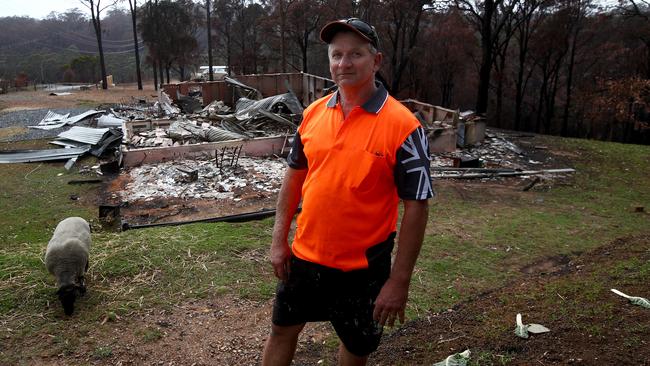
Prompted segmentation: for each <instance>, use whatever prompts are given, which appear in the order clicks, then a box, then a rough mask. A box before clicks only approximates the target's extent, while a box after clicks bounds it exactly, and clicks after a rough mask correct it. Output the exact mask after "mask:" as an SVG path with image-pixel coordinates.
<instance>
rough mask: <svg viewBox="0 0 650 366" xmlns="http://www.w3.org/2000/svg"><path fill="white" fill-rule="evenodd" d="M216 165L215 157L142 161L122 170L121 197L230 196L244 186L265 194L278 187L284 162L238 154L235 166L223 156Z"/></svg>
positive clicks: (151, 198)
mask: <svg viewBox="0 0 650 366" xmlns="http://www.w3.org/2000/svg"><path fill="white" fill-rule="evenodd" d="M223 164H224V167H223V168H222V169H219V167H217V165H216V163H215V160H214V159H211V160H182V161H169V162H163V163H157V164H155V165H142V166H140V167H137V168H133V169H131V170H130V171H128V172H126V173H125V174H128V175H129V176H130V179H129V180H130V183H128V184H127V185H126V187H125V189H124V190H122V191H121V192H120V196H121V198H122V199H123V200H127V201H134V200H145V201H148V200H153V199H156V198H183V199H234V200H238V194H240V193H241V192H243V191H244V190H245V191H247V192H255V194H257V195H259V196H260V197H261V196H264V197H266V196H269V195H271V194H275V193H277V192H278V191H279V190H280V186H281V185H282V178H283V177H284V172H285V167H286V163H285V162H284V160H283V159H276V158H273V159H264V158H249V157H240V158H239V159H238V160H237V167H231V166H229V164H230V160H229V159H226V160H225V161H224V162H223ZM178 167H182V169H183V170H196V171H197V172H198V180H196V181H194V182H186V181H184V179H183V178H184V173H182V172H181V171H179V170H178V169H177V168H178Z"/></svg>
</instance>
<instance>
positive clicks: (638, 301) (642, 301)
mask: <svg viewBox="0 0 650 366" xmlns="http://www.w3.org/2000/svg"><path fill="white" fill-rule="evenodd" d="M612 292H613V293H615V294H617V295H619V296H623V297H624V298H626V299H628V300H630V302H631V303H632V304H634V305H639V306H642V307H644V308H647V309H650V300H648V299H646V298H643V297H638V296H629V295H626V294H624V293H622V292H621V291H619V290H617V289H612Z"/></svg>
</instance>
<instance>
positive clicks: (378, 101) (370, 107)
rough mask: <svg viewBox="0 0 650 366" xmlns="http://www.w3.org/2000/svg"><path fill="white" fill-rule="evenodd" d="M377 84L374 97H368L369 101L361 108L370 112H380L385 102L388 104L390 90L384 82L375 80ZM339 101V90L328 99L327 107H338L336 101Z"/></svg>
mask: <svg viewBox="0 0 650 366" xmlns="http://www.w3.org/2000/svg"><path fill="white" fill-rule="evenodd" d="M375 85H377V91H376V92H375V94H373V96H372V97H370V99H368V101H367V102H365V103H364V104H363V105H362V106H361V108H363V109H364V110H365V111H366V112H368V113H374V114H378V113H379V111H381V108H382V107H383V106H384V104H386V100H388V92H387V91H386V88H384V84H382V83H380V82H378V81H375ZM338 101H339V91H338V90H337V91H335V92H334V93H333V94H332V96H331V97H330V99H329V100H328V101H327V108H334V107H336V103H338Z"/></svg>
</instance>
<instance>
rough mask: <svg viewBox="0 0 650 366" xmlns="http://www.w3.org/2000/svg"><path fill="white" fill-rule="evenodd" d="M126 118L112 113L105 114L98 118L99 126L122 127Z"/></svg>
mask: <svg viewBox="0 0 650 366" xmlns="http://www.w3.org/2000/svg"><path fill="white" fill-rule="evenodd" d="M123 124H124V119H122V118H117V117H115V116H113V115H111V114H107V115H103V116H101V117H99V118H98V119H97V127H122V125H123Z"/></svg>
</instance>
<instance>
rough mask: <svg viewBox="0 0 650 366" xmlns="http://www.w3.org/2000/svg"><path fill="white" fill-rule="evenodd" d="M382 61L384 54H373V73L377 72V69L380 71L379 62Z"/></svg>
mask: <svg viewBox="0 0 650 366" xmlns="http://www.w3.org/2000/svg"><path fill="white" fill-rule="evenodd" d="M383 60H384V54H383V53H381V52H377V53H376V54H375V65H374V67H373V68H374V71H375V72H377V71H379V69H381V62H382V61H383Z"/></svg>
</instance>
